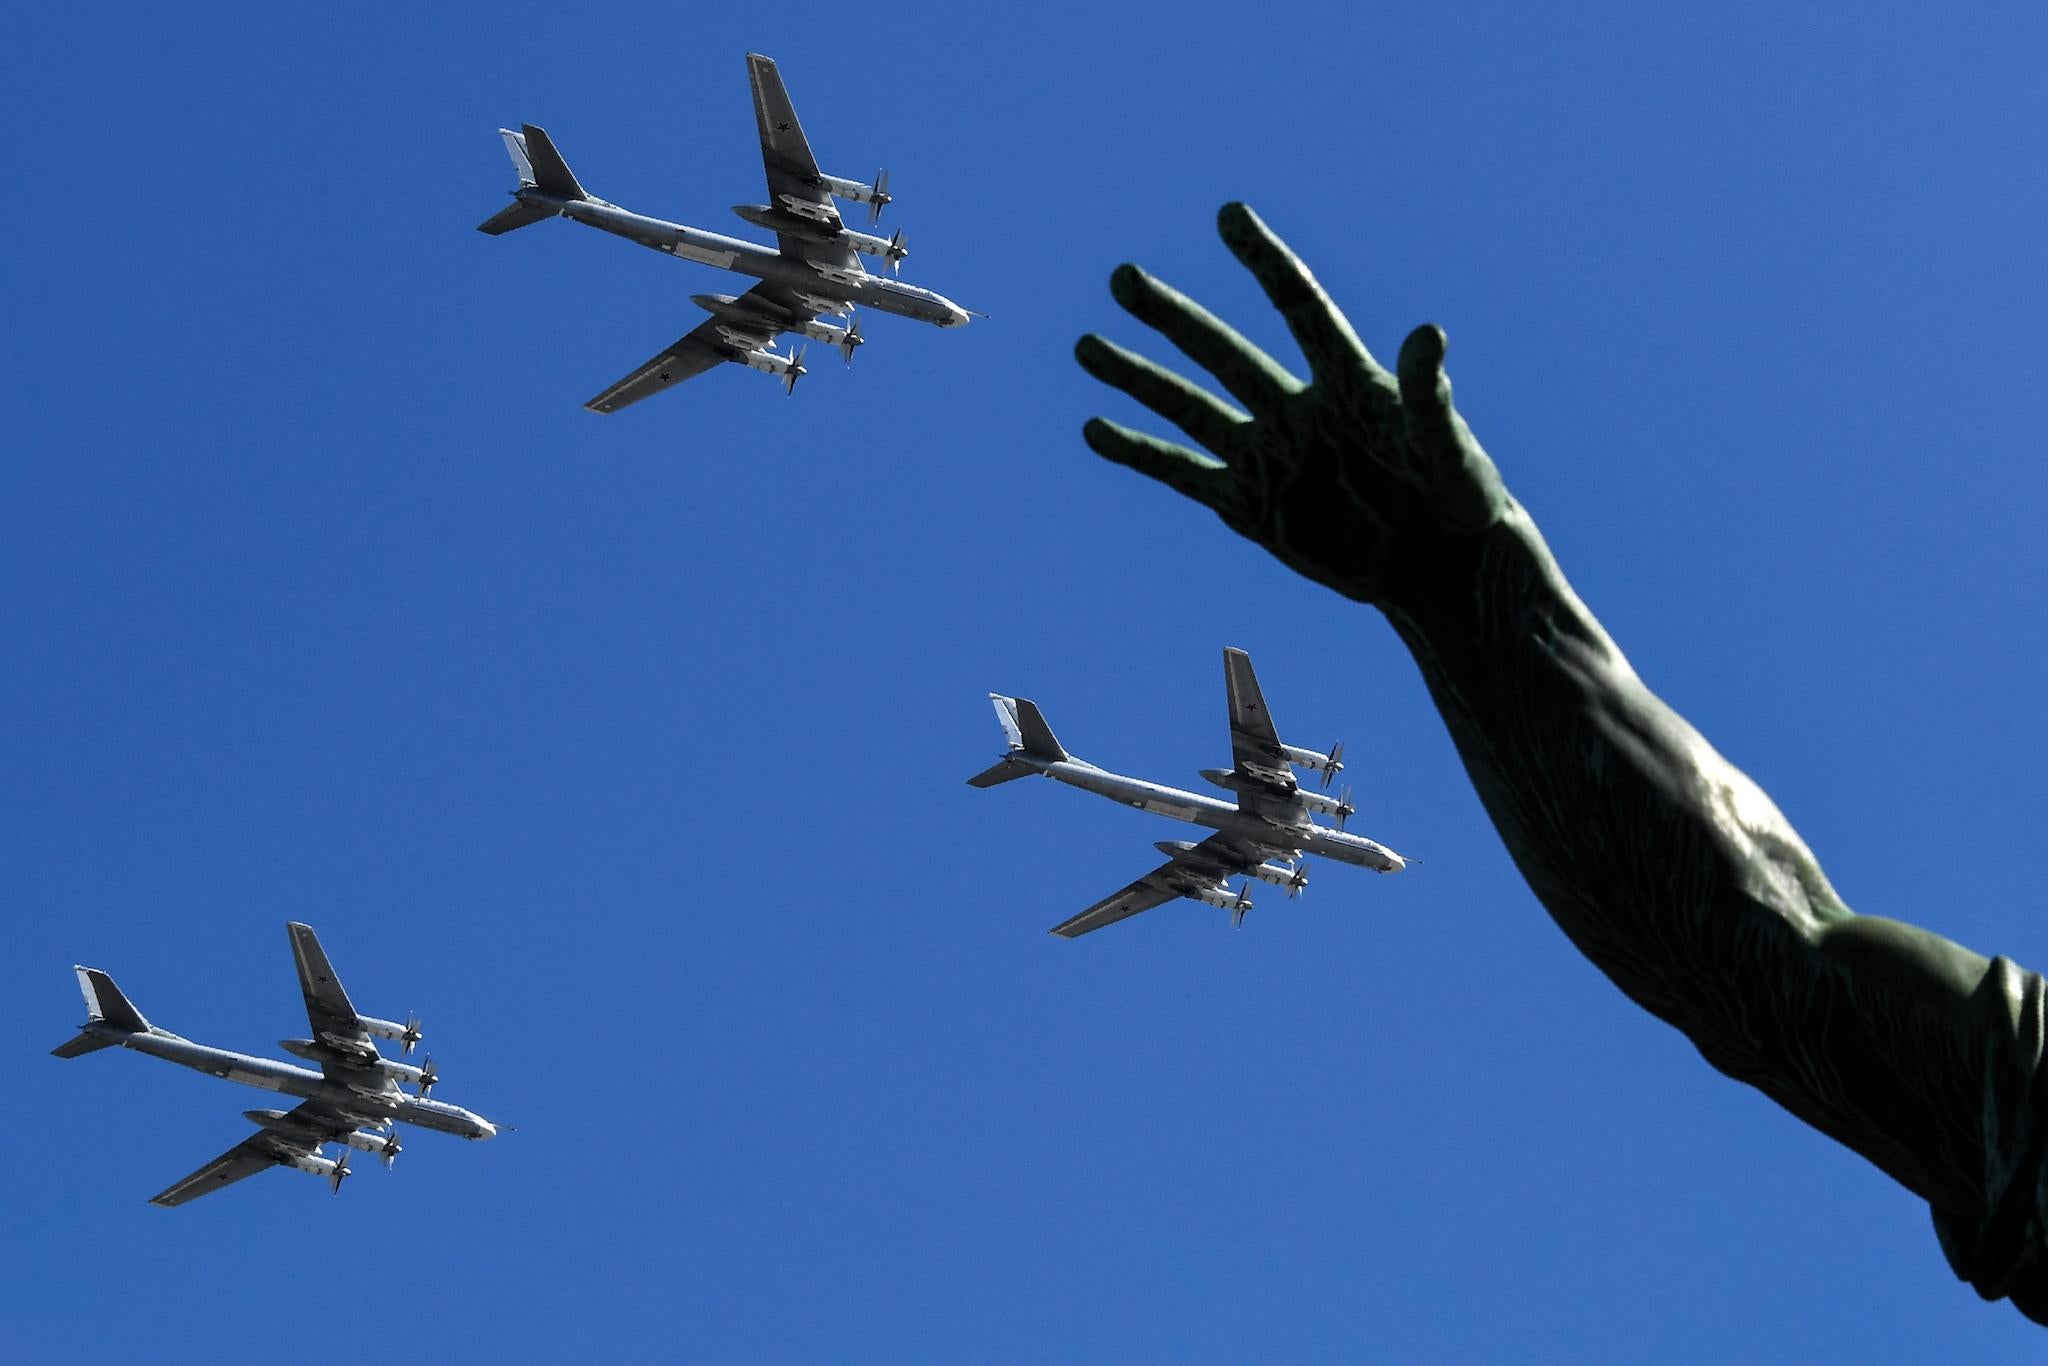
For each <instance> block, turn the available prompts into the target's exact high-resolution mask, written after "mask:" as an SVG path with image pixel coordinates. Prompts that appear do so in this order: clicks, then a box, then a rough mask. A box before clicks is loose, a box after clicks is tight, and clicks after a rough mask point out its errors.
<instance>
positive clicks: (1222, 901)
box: [1188, 883, 1251, 911]
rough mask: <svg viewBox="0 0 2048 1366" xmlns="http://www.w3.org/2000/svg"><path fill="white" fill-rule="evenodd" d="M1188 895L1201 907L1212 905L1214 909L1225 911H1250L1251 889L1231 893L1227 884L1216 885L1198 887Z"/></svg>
mask: <svg viewBox="0 0 2048 1366" xmlns="http://www.w3.org/2000/svg"><path fill="white" fill-rule="evenodd" d="M1188 895H1190V897H1194V899H1196V901H1200V903H1202V905H1214V907H1219V909H1225V911H1249V909H1251V889H1249V887H1247V889H1245V891H1231V887H1229V883H1217V885H1214V887H1198V889H1194V891H1190V893H1188Z"/></svg>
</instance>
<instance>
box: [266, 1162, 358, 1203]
mask: <svg viewBox="0 0 2048 1366" xmlns="http://www.w3.org/2000/svg"><path fill="white" fill-rule="evenodd" d="M279 1160H280V1161H281V1162H283V1163H284V1164H285V1165H286V1166H287V1167H297V1168H298V1169H299V1170H300V1171H302V1172H308V1173H311V1174H312V1175H314V1176H318V1177H323V1178H325V1179H326V1181H327V1184H328V1185H330V1186H332V1187H334V1193H335V1194H336V1195H339V1194H341V1183H342V1179H343V1178H344V1177H346V1176H347V1175H348V1174H349V1171H348V1157H347V1155H346V1154H344V1155H343V1156H342V1157H340V1158H338V1159H337V1158H329V1157H321V1156H320V1155H319V1154H318V1153H310V1154H307V1155H305V1156H303V1157H301V1156H298V1155H293V1156H290V1157H281V1158H280V1159H279Z"/></svg>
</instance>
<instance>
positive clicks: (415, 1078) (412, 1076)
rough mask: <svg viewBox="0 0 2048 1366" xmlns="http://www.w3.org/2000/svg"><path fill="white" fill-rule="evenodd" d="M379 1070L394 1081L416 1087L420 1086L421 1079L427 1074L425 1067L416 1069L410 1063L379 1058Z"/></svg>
mask: <svg viewBox="0 0 2048 1366" xmlns="http://www.w3.org/2000/svg"><path fill="white" fill-rule="evenodd" d="M377 1070H378V1071H379V1072H382V1073H383V1074H384V1075H385V1076H387V1077H389V1078H391V1079H392V1080H393V1081H399V1082H411V1083H412V1084H413V1085H414V1086H417V1085H419V1084H420V1078H421V1077H424V1076H425V1075H426V1074H427V1071H426V1069H425V1068H424V1067H414V1066H413V1065H412V1064H411V1063H409V1062H393V1061H392V1060H391V1059H390V1058H379V1059H378V1060H377Z"/></svg>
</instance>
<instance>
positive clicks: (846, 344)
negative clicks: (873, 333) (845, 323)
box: [839, 318, 867, 365]
mask: <svg viewBox="0 0 2048 1366" xmlns="http://www.w3.org/2000/svg"><path fill="white" fill-rule="evenodd" d="M866 340H867V338H866V337H863V336H862V335H861V334H860V319H859V318H855V319H854V320H853V326H851V327H849V328H847V329H846V332H845V334H844V335H842V336H841V337H840V338H839V354H840V355H842V356H844V357H846V363H847V364H848V365H852V364H853V349H854V348H855V347H857V346H859V345H860V344H861V343H862V342H865V341H866Z"/></svg>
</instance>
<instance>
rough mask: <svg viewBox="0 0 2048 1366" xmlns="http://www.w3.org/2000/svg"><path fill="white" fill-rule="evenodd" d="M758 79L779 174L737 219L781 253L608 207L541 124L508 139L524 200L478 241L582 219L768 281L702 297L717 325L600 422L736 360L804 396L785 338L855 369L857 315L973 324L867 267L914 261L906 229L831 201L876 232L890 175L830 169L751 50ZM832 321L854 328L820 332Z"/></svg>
mask: <svg viewBox="0 0 2048 1366" xmlns="http://www.w3.org/2000/svg"><path fill="white" fill-rule="evenodd" d="M747 78H748V80H749V81H750V82H751V83H752V84H753V87H754V117H755V121H756V122H758V123H759V124H760V127H761V155H762V158H763V160H765V161H766V162H767V165H768V199H769V202H768V203H766V204H738V205H735V206H734V207H733V212H734V213H736V214H738V215H739V216H740V217H741V218H742V219H744V220H746V221H747V222H749V223H752V224H753V225H754V226H755V227H759V228H766V229H768V230H769V231H770V232H773V233H774V234H775V240H776V243H777V245H776V246H775V247H773V248H769V247H764V246H761V245H759V244H758V243H754V242H746V241H742V240H740V239H739V238H736V237H725V236H722V235H721V234H719V233H715V232H705V231H703V230H701V229H698V228H690V227H685V226H683V225H682V224H680V223H669V222H664V221H663V220H661V219H659V218H647V217H643V216H642V215H640V214H637V213H632V212H629V211H628V210H625V209H622V208H620V207H619V206H618V205H616V204H610V203H607V202H605V201H604V200H602V199H599V198H597V197H596V196H594V195H592V194H590V193H589V192H588V191H586V190H585V189H584V188H583V186H582V184H581V183H579V182H578V181H577V179H576V177H575V175H574V174H573V173H572V172H571V171H570V170H569V165H568V163H567V162H565V161H563V160H562V154H561V153H560V152H558V151H556V150H555V144H554V142H553V141H552V140H550V139H549V137H548V135H547V134H546V133H545V132H544V131H542V130H541V129H539V128H536V127H534V126H533V125H532V124H530V123H529V124H525V125H523V128H524V131H523V132H518V133H515V132H513V131H512V130H511V129H509V128H501V129H499V130H498V133H499V136H501V137H503V138H504V139H505V150H506V151H507V152H509V153H510V154H511V156H512V165H513V167H514V169H516V170H517V171H518V172H519V188H517V189H515V190H513V191H512V197H513V200H514V202H513V203H512V204H510V205H508V206H507V207H506V208H504V209H502V210H500V211H499V212H498V213H496V214H494V215H492V216H491V217H490V218H489V219H487V220H485V221H484V222H483V223H481V224H479V225H478V230H479V231H481V232H487V233H490V234H491V235H493V236H496V235H498V234H500V233H507V232H511V231H512V230H513V229H515V228H523V227H525V226H526V225H527V224H529V223H538V222H540V221H541V220H543V219H547V218H554V217H557V216H560V217H562V218H572V219H574V220H575V221H577V222H578V223H588V224H589V225H590V226H591V227H593V228H602V229H603V230H604V231H606V232H609V233H616V234H617V235H618V236H620V237H625V238H630V239H631V240H633V241H635V242H638V243H640V245H642V246H644V247H652V248H654V249H655V250H656V251H661V252H667V253H668V254H669V255H671V256H676V257H680V258H681V259H683V260H685V261H701V262H703V263H704V264H705V265H710V266H717V267H718V268H719V269H721V270H730V271H736V272H738V273H739V274H742V275H752V276H756V277H757V278H759V280H760V281H761V283H759V284H757V285H755V286H754V287H753V288H752V289H749V290H748V291H747V292H746V293H744V294H741V295H739V296H737V297H735V296H733V295H730V294H695V295H692V296H691V299H692V301H693V302H695V303H696V304H697V305H698V306H699V307H701V308H704V309H707V310H709V311H710V314H711V316H710V317H709V318H707V319H705V320H704V321H703V322H702V323H699V324H698V325H697V326H696V327H695V328H693V329H691V330H690V331H689V332H688V333H686V334H684V336H683V337H682V338H681V339H680V340H678V341H677V342H676V344H675V345H674V346H671V347H669V348H668V350H666V351H663V352H662V353H661V354H660V355H658V356H656V357H655V358H654V359H653V360H651V361H649V362H647V364H645V365H643V366H641V367H640V368H639V369H638V370H635V371H634V372H633V373H632V374H630V375H627V376H626V377H625V378H624V379H622V380H620V381H619V382H618V383H617V384H614V385H613V386H612V387H611V388H609V389H607V390H605V391H604V392H603V393H601V394H599V395H598V396H597V397H596V398H593V399H591V400H590V402H588V403H586V404H584V405H583V406H584V407H586V408H589V409H590V410H591V411H593V412H599V413H615V412H617V411H618V410H619V409H621V408H624V407H626V406H627V405H628V404H633V403H638V402H639V401H640V400H641V399H643V398H646V397H647V396H648V395H649V394H653V393H656V392H659V391H660V390H662V389H666V388H667V387H668V386H669V385H671V384H677V383H680V382H681V381H683V380H686V379H692V378H694V377H695V376H698V375H701V374H703V373H704V372H705V371H707V370H711V369H714V368H716V367H717V366H718V365H719V364H721V363H723V362H731V363H733V364H735V365H744V366H746V367H748V368H749V369H753V370H759V371H761V372H762V373H764V374H770V375H775V376H778V377H779V378H780V379H781V380H782V383H783V387H784V388H785V389H786V390H787V391H789V392H792V393H793V392H795V390H796V382H797V380H798V379H799V378H801V377H802V376H803V375H804V374H805V373H806V371H805V370H804V363H803V352H802V351H801V350H795V349H792V350H791V351H790V352H789V353H788V354H786V355H785V354H783V353H782V352H779V351H777V350H776V349H775V341H776V338H777V337H779V336H780V335H781V334H783V333H785V332H789V333H794V334H796V335H798V336H803V337H808V338H811V339H812V340H815V341H821V342H825V343H828V344H829V345H831V346H832V347H834V348H836V349H837V350H838V352H839V353H840V355H842V356H844V357H845V358H846V363H847V364H848V365H851V364H853V353H854V349H855V348H856V347H858V346H860V345H861V344H862V343H863V342H864V341H866V340H867V339H866V338H865V337H863V336H861V333H860V322H859V320H857V319H855V318H854V317H853V309H854V305H856V304H864V305H866V306H867V307H870V308H876V309H880V310H881V311H882V312H884V313H898V314H901V315H903V316H904V317H907V318H916V319H918V320H920V321H922V322H928V323H935V324H937V325H938V326H940V327H961V326H964V325H965V324H966V322H967V320H968V318H969V317H970V316H972V315H970V313H969V312H968V310H967V309H964V308H962V307H960V306H959V305H958V304H956V303H954V302H953V301H952V300H950V299H946V298H942V297H940V296H939V295H937V294H934V293H933V292H932V291H930V290H928V289H920V288H918V287H917V286H915V285H906V284H904V283H903V282H902V281H900V280H894V279H890V278H888V277H887V276H881V275H873V274H870V273H869V272H868V271H867V269H866V268H865V267H864V266H863V265H862V264H861V259H860V258H861V257H863V256H872V257H878V258H881V259H883V260H886V261H888V263H889V268H890V271H891V272H892V273H893V272H894V271H895V270H896V268H897V267H898V266H900V265H901V264H902V263H903V258H904V257H906V256H908V255H909V254H910V251H909V248H907V247H905V246H904V245H903V230H902V229H901V228H898V229H897V230H896V232H895V233H894V234H893V235H892V236H889V237H878V236H876V235H874V234H873V233H865V232H856V231H855V230H853V229H852V228H849V227H847V226H846V224H845V223H844V222H842V221H841V220H840V217H839V210H838V209H837V208H835V207H834V206H833V203H832V201H833V200H834V199H846V200H851V201H853V202H855V203H862V204H866V205H867V206H868V224H869V226H871V227H872V226H874V225H875V224H876V223H878V222H880V220H881V215H882V209H883V207H884V206H885V205H887V204H889V203H890V202H891V196H890V194H889V173H888V172H887V171H881V172H878V173H877V174H876V176H875V178H874V180H873V181H871V182H868V183H866V184H863V183H862V182H860V181H858V180H847V179H843V178H842V177H839V176H832V175H826V174H825V173H824V172H822V171H820V170H819V169H818V163H817V161H816V159H814V158H813V157H812V156H811V146H810V143H809V142H807V141H806V140H805V139H804V130H803V126H802V125H801V124H799V123H798V122H797V121H796V110H795V108H794V107H793V106H791V104H790V102H789V92H788V91H787V90H785V89H784V88H783V85H782V76H781V73H780V72H778V71H777V70H776V69H775V63H774V62H773V61H771V60H770V59H769V58H767V57H763V56H761V55H759V54H758V53H748V54H747ZM823 318H838V319H840V320H841V321H839V322H836V323H829V322H822V321H820V319H823Z"/></svg>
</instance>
